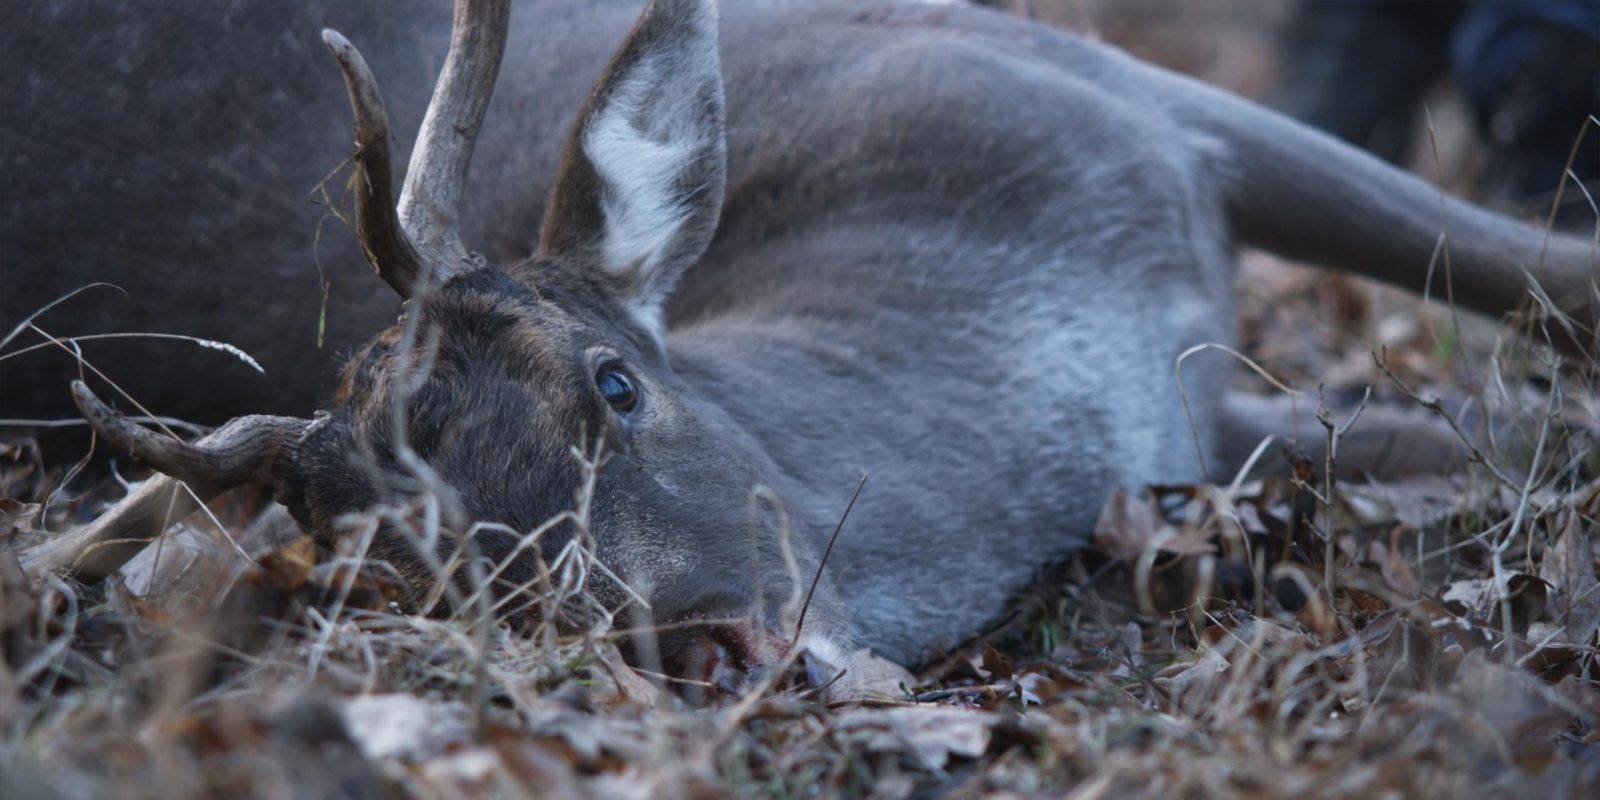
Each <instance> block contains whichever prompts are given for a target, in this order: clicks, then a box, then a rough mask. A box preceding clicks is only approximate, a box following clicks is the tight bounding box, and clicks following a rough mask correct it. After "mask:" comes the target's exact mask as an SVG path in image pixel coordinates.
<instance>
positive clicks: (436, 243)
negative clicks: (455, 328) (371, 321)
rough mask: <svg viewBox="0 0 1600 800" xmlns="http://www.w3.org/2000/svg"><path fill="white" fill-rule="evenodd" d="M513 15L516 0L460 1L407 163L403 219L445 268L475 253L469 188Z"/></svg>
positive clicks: (421, 247)
mask: <svg viewBox="0 0 1600 800" xmlns="http://www.w3.org/2000/svg"><path fill="white" fill-rule="evenodd" d="M510 20H511V5H510V2H509V0H456V4H455V12H454V16H453V20H452V23H451V24H452V28H451V32H450V52H449V54H448V55H447V56H445V61H444V69H443V70H442V71H441V72H440V74H439V81H438V83H437V84H435V85H434V89H433V99H432V100H431V101H429V103H428V112H427V114H426V115H424V116H423V118H422V130H421V131H420V132H419V133H418V134H417V145H416V148H415V149H414V150H412V152H411V164H410V166H409V167H407V169H406V182H405V187H404V188H403V189H402V190H401V192H400V221H401V223H402V224H403V225H404V226H405V230H406V231H407V232H409V233H410V234H411V236H412V240H413V241H414V242H416V244H417V247H418V249H419V250H421V251H422V253H423V255H424V256H425V257H426V258H427V259H428V261H429V262H430V263H432V264H434V265H435V266H436V268H438V269H440V270H441V274H448V273H449V272H451V271H454V270H456V269H459V268H460V267H461V266H462V265H463V264H467V263H471V260H472V258H473V257H472V256H471V254H470V253H469V252H468V251H467V248H466V245H465V244H463V243H462V241H461V230H460V223H459V220H458V217H459V216H460V212H461V192H462V188H463V186H464V185H465V184H466V180H467V167H468V165H469V164H471V162H472V150H473V147H474V146H475V145H476V143H477V138H478V129H479V128H480V127H481V126H482V124H483V115H484V112H485V111H487V110H488V108H489V97H490V95H492V94H493V93H494V83H495V79H496V77H498V76H499V74H500V60H501V57H502V56H503V55H504V53H505V49H506V30H507V29H508V28H509V27H510Z"/></svg>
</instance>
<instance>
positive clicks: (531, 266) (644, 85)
mask: <svg viewBox="0 0 1600 800" xmlns="http://www.w3.org/2000/svg"><path fill="white" fill-rule="evenodd" d="M508 17H509V10H508V2H507V0H458V2H457V3H456V10H455V17H454V28H453V34H452V37H451V41H450V49H449V54H448V56H447V58H446V61H445V65H444V68H443V71H442V74H441V76H440V78H439V80H438V84H437V86H436V88H435V91H434V95H433V99H432V101H431V103H430V105H429V107H428V110H427V114H426V116H425V118H424V120H423V123H422V130H421V133H420V134H419V136H418V139H417V144H416V147H415V150H414V153H413V155H412V158H411V162H410V166H409V169H408V170H407V173H406V178H405V184H404V188H403V189H402V190H401V192H400V195H399V199H398V201H396V200H395V198H394V194H393V190H392V186H391V180H390V164H389V161H390V152H389V140H390V131H389V124H388V119H387V116H386V114H385V111H384V105H383V101H382V99H381V97H380V95H379V92H378V89H377V84H376V81H375V80H374V78H373V75H372V74H371V72H370V71H369V70H368V68H367V65H366V63H365V61H364V60H363V59H362V57H361V55H360V53H359V52H358V51H357V50H356V48H355V47H354V46H352V45H351V44H350V42H349V41H347V40H346V39H345V38H344V37H343V36H341V35H339V34H338V33H336V32H334V31H331V30H330V31H325V32H324V34H323V38H324V40H325V42H326V43H327V45H328V47H329V49H330V50H332V52H333V55H334V57H335V58H336V59H337V61H338V64H339V67H340V69H341V71H342V72H343V75H344V79H345V84H346V88H347V89H348V92H349V97H350V105H351V108H352V109H353V112H354V118H355V138H356V146H357V150H356V153H355V156H354V162H355V171H354V175H353V178H352V184H351V185H352V190H353V194H354V200H355V206H356V213H355V223H356V224H355V227H356V231H357V234H358V236H359V238H360V242H361V246H362V250H363V252H364V254H365V256H366V259H367V261H368V262H369V263H370V264H371V265H372V267H373V269H374V270H375V271H376V272H377V274H378V275H379V276H380V277H381V278H382V279H383V280H384V281H385V282H387V283H388V284H389V285H390V286H391V287H392V288H393V289H394V290H395V291H396V292H398V293H399V294H400V296H401V297H402V298H404V300H405V301H406V313H405V315H404V316H403V318H402V320H401V322H400V323H398V324H397V325H395V326H394V327H392V328H390V329H389V330H386V331H384V332H382V333H381V334H379V335H378V336H377V337H376V338H375V339H374V340H372V341H371V342H370V343H369V344H368V345H367V346H366V347H365V348H363V349H362V350H361V351H360V352H358V353H357V354H356V355H355V356H354V357H353V358H352V359H351V360H350V362H349V363H348V365H347V367H346V369H345V372H344V376H343V379H342V381H341V385H340V387H339V390H338V393H337V395H336V397H335V406H334V408H333V409H332V410H331V411H329V412H326V413H323V414H321V415H319V417H318V418H317V419H316V420H294V419H284V418H266V417H248V418H243V419H240V420H236V421H235V422H233V423H231V424H230V425H229V426H228V427H227V428H224V429H223V430H222V431H220V432H219V434H217V435H214V436H213V437H210V438H209V439H208V440H206V441H205V442H203V443H201V444H197V445H187V444H183V443H181V442H178V441H176V440H173V439H171V438H166V437H162V436H159V435H157V434H155V433H153V432H150V431H146V430H144V429H142V428H138V427H137V426H135V425H134V424H133V423H131V422H130V421H128V420H127V419H125V418H123V417H121V416H120V415H118V414H115V413H114V412H111V411H110V410H109V409H107V408H106V407H105V406H104V405H102V404H101V403H100V402H99V400H97V399H96V398H95V397H94V395H93V394H92V393H90V392H89V390H88V389H87V388H86V387H84V386H83V385H82V384H77V385H76V386H75V387H74V392H75V396H76V398H77V401H78V404H79V407H80V408H81V409H82V411H83V413H84V414H85V416H86V417H87V418H88V419H89V421H90V422H91V423H92V424H93V425H94V427H95V428H96V429H97V430H99V431H100V432H101V433H102V434H104V435H105V436H106V437H107V438H108V439H109V440H110V441H111V442H112V443H113V444H114V445H115V446H118V447H121V448H123V449H126V450H129V451H132V452H133V453H135V454H136V455H138V456H139V457H140V458H142V459H143V460H145V461H147V462H148V463H150V464H151V465H153V466H154V467H156V468H157V469H159V470H161V471H162V472H164V473H166V474H168V475H170V476H173V477H176V478H179V479H182V480H185V481H190V482H192V483H196V484H202V485H206V486H211V487H215V488H216V489H217V490H218V491H221V490H224V489H226V488H228V487H231V486H236V485H239V484H244V483H260V484H267V485H270V486H272V487H273V489H274V490H275V492H276V496H277V498H278V500H279V501H280V502H282V503H283V504H285V505H286V506H287V507H288V508H289V510H290V512H291V513H292V514H293V515H294V517H295V518H296V519H297V520H298V521H299V523H300V524H301V525H302V526H303V527H304V528H305V529H306V530H307V531H308V532H310V533H312V534H313V535H314V536H316V537H318V538H319V539H320V540H322V541H323V542H325V543H330V544H331V543H332V542H333V541H334V540H336V539H338V538H339V537H341V536H344V535H347V533H348V531H349V530H350V522H349V521H350V520H352V519H363V518H365V519H369V520H376V521H375V522H374V523H373V526H374V527H373V528H372V529H371V536H372V538H371V542H372V543H371V548H370V551H369V553H368V555H369V557H372V558H376V559H382V560H386V561H388V562H389V563H390V564H392V565H394V566H395V567H396V569H397V570H398V571H400V572H401V573H402V574H404V575H405V576H407V577H408V578H410V579H412V581H413V583H414V584H416V585H418V586H419V587H423V589H424V591H423V592H422V594H424V595H426V594H427V593H428V591H427V589H426V587H428V586H435V587H437V586H439V585H441V582H440V581H439V580H438V579H439V577H440V576H441V575H450V576H453V577H451V578H448V579H446V580H444V581H442V585H445V587H446V588H450V585H455V588H456V589H458V590H459V591H457V592H455V594H457V595H461V596H464V595H467V594H469V593H470V585H469V584H470V581H467V580H466V579H465V577H464V575H465V572H464V570H466V569H467V568H466V567H459V568H456V567H452V566H451V565H452V564H461V563H468V564H472V563H476V564H477V565H478V566H477V567H476V569H479V570H480V571H479V572H477V573H476V575H477V576H478V579H479V580H484V581H488V582H489V583H491V584H492V585H493V586H494V594H493V598H494V599H493V602H494V604H495V606H496V610H497V613H500V614H502V615H510V616H513V617H515V616H517V615H537V616H539V617H540V618H548V617H549V616H550V615H551V614H556V615H561V616H565V617H573V616H576V617H582V616H583V615H585V614H591V615H592V614H595V613H612V612H614V611H615V610H616V609H618V608H621V607H623V606H625V605H628V604H630V603H634V604H636V605H635V608H642V607H644V606H645V605H646V604H647V605H648V613H649V616H650V618H651V619H652V620H653V621H654V622H655V623H658V624H663V625H666V626H667V627H668V628H673V629H672V630H668V631H665V632H663V633H662V634H661V636H660V645H661V655H662V657H663V660H664V661H665V662H666V663H667V664H668V665H669V667H670V666H672V665H674V664H676V665H678V668H679V669H680V670H688V671H699V672H702V673H704V674H710V673H714V672H717V671H718V670H724V669H725V668H727V667H732V666H741V665H742V666H751V665H754V664H757V663H760V662H764V661H768V660H770V659H773V658H776V657H779V656H780V655H781V654H782V653H783V652H784V651H786V650H788V649H789V646H790V642H791V641H792V640H794V639H795V638H796V637H797V636H798V632H797V631H796V630H795V627H796V623H795V621H794V620H793V619H792V617H793V616H794V614H795V609H794V603H793V599H794V598H795V597H796V596H797V595H798V594H799V592H798V589H800V588H802V587H800V586H799V585H797V581H796V578H797V577H800V576H802V575H803V580H804V582H809V581H810V579H811V575H812V570H814V569H815V568H816V561H815V558H814V554H812V553H810V552H807V551H806V550H805V548H804V547H803V545H802V543H801V541H800V540H799V539H798V538H797V540H796V541H795V542H794V543H793V551H792V552H791V551H790V550H789V549H788V548H789V543H788V542H787V538H786V532H785V531H784V530H783V526H784V524H783V523H782V522H781V512H779V511H777V510H776V509H775V508H774V507H773V505H772V504H769V503H767V502H765V501H761V500H758V498H759V497H770V495H769V494H765V493H764V492H763V490H762V488H761V487H763V486H768V485H771V483H772V480H773V476H774V475H775V474H776V469H775V468H774V466H773V465H772V464H771V463H769V462H768V461H767V460H766V459H765V458H764V457H763V455H762V451H761V449H760V448H759V446H757V444H756V442H755V440H754V439H753V438H752V437H751V435H750V434H748V433H746V432H743V431H741V430H740V429H739V427H738V426H737V425H736V424H734V423H733V422H731V421H730V420H729V419H728V418H727V417H726V416H725V415H724V414H723V413H722V412H721V411H720V409H719V407H718V405H717V404H716V403H715V402H714V401H712V400H711V399H710V398H708V397H706V396H705V395H704V394H703V393H702V390H701V387H699V386H697V384H696V382H695V381H694V380H692V375H691V374H686V372H685V370H688V371H689V372H690V373H692V371H693V368H694V365H692V364H690V365H680V364H674V363H672V362H671V361H670V360H669V358H668V352H667V349H666V347H665V344H664V342H665V337H664V333H665V332H664V330H663V323H662V305H663V303H664V301H665V300H666V298H667V296H668V294H669V293H670V292H671V291H672V288H673V286H674V284H675V283H676V282H677V279H678V277H679V276H680V275H681V274H682V273H683V271H684V270H685V269H687V268H688V267H689V266H690V265H691V264H692V263H694V262H695V261H696V260H697V259H698V258H699V257H700V256H701V255H702V254H703V253H704V251H705V249H706V247H707V245H708V243H709V242H710V239H711V236H712V233H713V231H714V229H715V227H716V222H717V218H718V214H719V212H720V207H721V202H722V195H723V184H724V178H725V146H724V138H723V90H722V83H721V75H720V71H719V66H718V57H717V15H716V10H715V8H714V6H713V5H712V4H711V3H710V2H709V0H657V2H652V3H651V4H650V5H648V6H647V7H646V9H645V11H644V12H643V14H642V16H641V18H640V19H639V21H638V23H637V25H636V26H635V27H634V29H633V31H632V32H631V33H630V34H629V35H628V37H627V39H626V41H625V42H624V43H623V44H622V46H621V49H620V50H619V51H618V52H617V53H616V55H615V56H614V57H613V59H612V61H611V63H610V66H609V67H608V69H607V70H606V72H605V74H604V76H603V77H602V79H601V80H600V82H599V84H598V85H597V86H596V87H595V88H594V90H593V93H592V94H591V96H590V98H589V100H588V103H587V105H586V107H585V108H584V109H583V111H582V113H581V114H580V116H579V118H578V121H577V123H576V125H575V127H574V129H573V131H572V133H571V136H570V139H569V141H568V142H567V145H566V148H565V152H564V156H563V160H562V163H561V165H560V167H559V171H558V173H557V179H556V181H555V184H554V190H553V194H552V196H551V198H550V200H549V203H548V206H547V209H548V211H547V214H546V216H545V220H544V223H543V229H542V231H541V235H540V238H539V247H538V251H537V252H536V253H535V254H534V255H532V256H531V257H529V258H528V259H527V260H526V261H523V262H521V263H517V264H512V265H506V266H503V267H502V266H495V265H491V264H489V263H487V262H486V260H485V259H484V258H482V257H481V256H479V255H476V254H474V253H472V252H470V251H469V250H468V249H467V248H466V246H465V244H464V243H463V242H462V239H461V236H460V233H459V228H458V225H457V217H458V213H459V210H460V208H461V197H462V192H463V184H464V182H465V179H466V175H467V167H468V163H469V161H470V159H471V156H472V151H473V143H474V138H475V136H476V135H477V133H478V130H479V128H480V126H481V124H482V122H483V117H484V112H485V110H486V108H487V106H488V102H489V97H490V94H491V91H492V89H493V85H494V82H495V79H496V74H497V72H498V71H499V64H500V60H501V54H502V51H503V50H504V47H505V39H506V29H507V24H508ZM224 433H225V434H226V436H223V435H222V434H224ZM419 498H421V499H419ZM375 509H377V510H381V511H376V512H375V511H374V510H375ZM363 515H365V516H363ZM430 515H432V516H430ZM435 517H436V518H437V519H439V520H441V521H442V522H441V524H439V525H432V526H430V525H428V524H420V523H418V520H422V519H425V518H426V519H433V518H435ZM357 527H359V525H358V526H357ZM441 528H442V529H444V530H447V531H448V533H447V534H442V535H433V534H430V533H428V531H436V530H438V529H441ZM575 549H581V550H584V551H585V552H591V553H592V555H593V556H595V557H596V558H597V560H598V563H597V564H593V565H591V566H592V567H593V568H592V569H588V568H585V570H583V575H582V576H581V582H582V583H583V588H585V589H586V592H585V593H584V594H585V595H586V596H587V597H590V598H593V600H594V601H595V602H594V604H593V606H592V607H588V608H580V607H575V606H573V604H572V603H568V604H567V606H566V607H565V608H561V609H549V608H539V607H537V604H536V603H534V602H533V601H531V600H527V599H525V598H526V597H531V596H532V595H531V594H528V593H527V592H526V590H528V589H530V588H533V589H538V588H540V587H548V586H549V585H550V584H551V583H552V582H559V580H560V576H557V575H553V574H552V570H555V569H557V568H558V567H559V565H556V564H555V562H556V561H557V560H558V554H561V553H568V554H570V553H572V552H575V551H576V550H575ZM463 556H465V558H463ZM786 564H787V565H788V566H787V567H786V566H785V565H786ZM799 565H806V566H807V567H809V568H808V569H803V570H802V569H797V567H798V566H799ZM568 566H570V564H569V565H568ZM569 599H570V598H569ZM835 602H836V601H835V600H834V599H833V598H832V597H831V595H830V593H829V591H828V589H827V587H826V586H824V587H823V589H822V590H821V591H819V592H818V595H817V599H816V600H815V601H814V605H813V606H812V608H811V609H810V613H811V615H812V616H811V619H812V620H813V622H811V623H810V626H811V627H809V628H808V629H807V641H809V642H810V643H811V644H812V650H813V652H814V653H815V652H816V651H818V650H819V649H821V648H822V647H823V646H822V645H820V644H817V643H818V642H821V641H823V639H822V638H820V637H821V636H822V635H823V634H825V633H826V634H829V635H831V636H832V637H833V639H830V641H831V640H835V639H837V637H838V636H839V635H840V634H839V633H838V632H837V631H830V629H829V624H828V621H827V620H828V617H829V615H828V614H827V613H826V611H825V609H826V608H828V607H830V605H831V604H832V603H835ZM786 609H787V612H786ZM786 613H787V615H788V617H787V618H786V616H785V614H786ZM738 619H753V620H754V623H753V624H750V625H744V624H730V625H710V624H707V625H703V626H697V625H695V623H697V622H700V621H710V620H738ZM568 621H572V620H571V619H569V620H568ZM674 626H676V627H675V628H674ZM697 627H698V628H699V629H698V630H697V629H696V628H697ZM821 655H822V658H823V659H824V660H826V659H827V658H828V657H829V655H828V654H826V653H824V654H821ZM740 662H742V664H741V663H740Z"/></svg>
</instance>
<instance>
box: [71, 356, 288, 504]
mask: <svg viewBox="0 0 1600 800" xmlns="http://www.w3.org/2000/svg"><path fill="white" fill-rule="evenodd" d="M72 399H73V400H74V401H75V402H77V404H78V410H79V411H81V412H82V413H83V417H84V419H87V420H88V421H89V424H90V425H91V426H93V427H94V429H95V430H96V431H98V432H99V433H100V435H101V436H104V437H105V438H106V439H107V440H108V441H110V442H111V444H112V445H113V446H114V447H116V448H118V449H119V450H126V451H128V452H130V453H132V454H133V455H135V456H138V457H139V459H140V460H142V461H144V462H146V463H148V464H149V465H150V466H152V467H155V468H156V469H157V470H160V471H161V472H163V473H165V474H167V475H170V476H172V477H174V478H177V479H179V480H181V481H184V482H186V483H190V484H194V485H197V486H199V487H202V489H201V490H200V493H208V492H209V493H210V494H213V495H214V494H216V493H219V492H220V491H223V490H226V489H230V488H232V487H234V486H237V485H239V484H242V483H274V482H276V481H277V480H279V479H281V478H282V477H283V476H284V474H285V472H286V469H287V466H288V457H289V455H290V453H291V451H292V449H293V447H294V444H295V443H296V442H298V441H299V440H300V437H301V436H302V435H304V434H305V432H306V428H307V426H309V425H310V424H311V422H310V421H309V420H304V419H297V418H295V417H269V416H263V415H256V416H249V417H239V418H238V419H235V420H233V421H232V422H229V423H228V424H227V425H224V426H223V427H221V428H219V429H217V430H216V431H214V432H212V433H211V434H209V435H207V436H206V437H205V438H204V439H201V440H200V441H199V442H198V443H196V444H187V443H185V442H181V441H178V440H177V439H174V438H172V437H170V436H163V435H161V434H158V433H155V432H154V431H149V430H145V429H144V428H141V427H139V426H138V425H135V424H134V423H133V422H132V421H130V420H129V419H128V418H127V417H125V416H123V415H121V414H119V413H117V412H115V411H112V410H111V409H110V408H108V407H107V406H106V404H105V403H102V402H100V398H98V397H96V396H95V394H94V392H92V391H90V390H89V387H88V386H87V385H85V384H84V382H83V381H73V382H72ZM207 499H209V498H207Z"/></svg>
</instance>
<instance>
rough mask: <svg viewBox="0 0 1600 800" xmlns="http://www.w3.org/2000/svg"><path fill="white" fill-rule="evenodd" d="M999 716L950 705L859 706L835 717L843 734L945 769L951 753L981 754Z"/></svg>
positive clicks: (836, 727) (879, 749) (870, 747)
mask: <svg viewBox="0 0 1600 800" xmlns="http://www.w3.org/2000/svg"><path fill="white" fill-rule="evenodd" d="M997 719H998V717H996V716H995V715H993V714H990V713H987V712H983V711H970V710H967V709H962V708H951V707H948V706H901V707H897V708H857V709H851V710H848V711H845V712H842V713H840V714H838V715H837V716H835V717H834V720H833V727H834V730H835V731H837V732H838V733H839V734H840V736H841V738H843V739H844V740H846V741H849V742H851V743H853V744H856V745H859V746H861V747H863V748H865V749H867V750H870V751H873V752H876V753H901V754H904V755H907V756H910V757H912V758H913V759H915V760H916V762H917V763H919V764H921V765H923V766H924V767H925V768H927V769H943V768H944V766H945V764H946V763H948V762H949V760H950V757H951V756H960V757H963V758H977V757H979V756H981V755H983V753H984V751H985V750H987V749H988V747H989V731H990V729H991V728H992V727H994V724H995V722H996V720H997Z"/></svg>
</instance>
